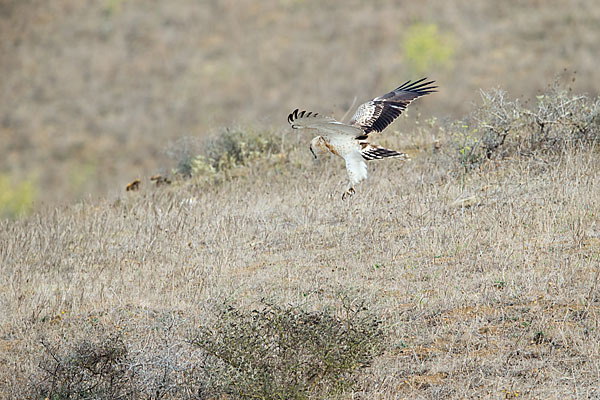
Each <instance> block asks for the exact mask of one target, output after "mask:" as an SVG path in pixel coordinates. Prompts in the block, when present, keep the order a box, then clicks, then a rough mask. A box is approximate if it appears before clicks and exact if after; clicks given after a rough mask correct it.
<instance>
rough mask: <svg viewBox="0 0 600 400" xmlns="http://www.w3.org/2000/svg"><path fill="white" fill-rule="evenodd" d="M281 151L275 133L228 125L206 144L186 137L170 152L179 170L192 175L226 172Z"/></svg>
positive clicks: (187, 175)
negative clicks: (229, 126)
mask: <svg viewBox="0 0 600 400" xmlns="http://www.w3.org/2000/svg"><path fill="white" fill-rule="evenodd" d="M280 151H281V140H280V139H279V137H278V136H276V135H271V134H268V133H266V132H264V133H263V132H256V131H251V130H242V129H231V128H228V129H225V130H223V131H222V132H221V133H220V134H219V135H218V136H216V137H214V138H212V139H209V140H208V141H206V142H205V143H204V144H203V145H201V144H200V143H199V142H198V141H197V140H193V139H191V138H184V139H182V140H180V141H179V142H178V143H177V144H176V145H175V146H173V148H172V149H170V150H169V151H168V152H169V154H171V155H172V156H174V157H175V158H176V159H177V161H178V164H177V168H176V173H178V174H181V175H183V176H184V177H191V176H199V175H200V176H213V175H215V174H218V173H221V172H227V171H230V170H232V169H234V168H237V167H241V166H245V165H247V164H248V163H249V162H251V161H254V160H258V159H267V158H269V157H270V156H271V155H273V154H277V153H279V152H280Z"/></svg>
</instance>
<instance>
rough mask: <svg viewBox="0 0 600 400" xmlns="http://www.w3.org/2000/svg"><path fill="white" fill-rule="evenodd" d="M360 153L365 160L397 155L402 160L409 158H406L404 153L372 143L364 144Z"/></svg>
mask: <svg viewBox="0 0 600 400" xmlns="http://www.w3.org/2000/svg"><path fill="white" fill-rule="evenodd" d="M360 154H361V155H362V157H363V158H364V159H365V160H381V159H382V158H387V157H398V158H402V159H403V160H410V158H408V155H407V154H405V153H400V152H397V151H395V150H390V149H385V148H383V147H380V146H376V145H372V144H366V145H365V146H364V147H363V149H362V150H361V151H360Z"/></svg>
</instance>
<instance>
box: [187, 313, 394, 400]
mask: <svg viewBox="0 0 600 400" xmlns="http://www.w3.org/2000/svg"><path fill="white" fill-rule="evenodd" d="M344 311H345V316H344V317H343V318H340V317H338V316H336V315H335V313H334V312H333V311H332V310H327V309H326V310H322V311H317V312H308V311H306V310H303V309H302V308H299V307H292V306H286V307H282V306H278V305H275V304H271V303H264V304H263V308H261V309H257V310H252V311H244V310H240V309H238V308H236V307H234V306H231V305H224V306H222V307H221V309H220V310H219V311H218V313H217V318H216V321H217V322H216V325H215V326H207V327H203V328H200V329H199V330H198V331H197V332H196V333H195V334H194V336H193V337H192V338H191V340H190V342H191V343H192V344H193V345H195V346H197V347H199V348H201V349H202V350H204V351H205V352H206V353H208V354H209V355H210V356H211V357H212V363H214V365H213V367H212V368H211V369H212V371H213V372H214V373H216V374H217V375H218V378H219V379H218V380H217V381H215V386H213V387H207V388H205V392H206V395H209V396H210V395H213V396H214V395H223V394H227V395H231V396H234V398H243V399H246V398H248V399H249V398H259V399H306V398H309V397H310V398H331V397H332V396H333V395H336V394H340V393H343V392H345V391H346V390H348V389H350V388H351V387H352V386H353V385H354V384H355V383H356V380H354V379H352V378H353V376H354V375H355V374H356V373H357V372H358V371H359V370H360V369H361V368H364V367H367V366H369V365H370V363H371V361H372V360H373V358H374V357H375V356H377V355H379V354H381V352H382V349H383V346H382V343H383V331H382V329H381V328H380V322H379V320H378V319H377V318H375V317H374V316H373V315H372V314H370V313H369V312H368V311H367V309H366V308H365V307H364V305H363V304H360V305H358V306H354V307H352V306H350V305H349V304H346V305H344Z"/></svg>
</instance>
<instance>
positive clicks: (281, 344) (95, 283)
mask: <svg viewBox="0 0 600 400" xmlns="http://www.w3.org/2000/svg"><path fill="white" fill-rule="evenodd" d="M522 103H523V102H519V101H515V100H513V99H511V97H510V96H507V95H506V94H502V93H499V92H491V93H487V94H486V95H484V100H482V104H481V106H480V107H478V108H477V109H473V110H472V113H471V114H470V115H469V117H467V118H464V119H463V120H461V121H459V122H456V123H448V124H441V125H440V123H439V122H435V121H427V122H426V121H420V122H419V124H418V125H416V127H415V128H414V133H412V134H404V135H401V134H399V132H394V131H393V130H391V131H390V132H389V133H388V134H387V135H383V136H381V140H380V143H385V144H387V145H389V146H393V147H394V148H399V149H405V150H406V151H408V152H409V153H410V154H411V156H412V158H413V160H412V161H411V162H406V163H403V162H401V161H393V160H386V161H384V162H379V163H378V162H372V163H371V164H369V167H370V178H369V179H368V180H367V181H366V182H364V183H363V184H361V185H360V187H359V188H358V193H357V194H356V195H355V196H354V197H353V198H352V199H351V200H350V201H342V200H341V192H342V190H343V189H344V186H345V179H346V176H345V170H344V167H343V163H342V162H341V161H340V160H339V159H333V158H331V159H322V160H319V161H314V160H313V159H312V157H311V155H310V153H308V150H307V147H306V146H307V142H308V138H306V137H301V136H296V135H295V133H294V134H290V133H285V134H280V133H278V132H264V131H254V132H248V131H244V132H243V133H240V135H242V137H243V138H245V139H244V140H246V142H247V143H253V142H256V141H259V139H261V138H262V140H267V138H268V139H269V140H272V141H276V143H277V145H276V146H268V147H264V148H263V150H262V151H257V153H256V154H253V155H252V156H250V155H249V154H250V153H245V154H246V156H243V157H238V158H235V157H233V155H234V154H236V153H235V148H232V147H231V145H228V144H227V143H228V142H227V141H226V140H222V139H220V140H219V139H217V140H215V141H213V142H211V146H212V147H210V146H209V148H210V149H212V150H211V151H212V153H211V152H208V151H207V152H205V153H204V154H203V157H202V158H199V159H196V160H192V161H194V162H195V163H194V162H192V164H193V165H195V166H196V169H194V172H193V176H192V178H191V179H185V180H177V181H175V182H174V183H173V184H172V185H164V186H160V187H154V186H149V185H147V184H144V185H143V186H142V190H141V191H139V192H132V193H127V194H125V193H123V195H122V196H120V197H119V198H118V199H117V200H111V201H108V200H105V201H94V202H82V203H79V204H77V205H72V206H65V207H59V208H48V209H46V210H45V211H44V212H43V213H39V214H35V215H34V216H31V217H29V218H23V219H20V220H18V221H15V222H7V221H6V222H3V223H2V225H1V226H0V242H1V243H2V248H1V252H0V263H1V265H2V270H1V275H0V292H1V293H2V294H3V295H2V297H1V301H2V304H1V307H2V309H3V310H5V312H4V313H1V314H0V348H1V349H2V352H1V353H0V354H1V357H2V363H3V364H4V365H6V368H3V369H2V370H1V372H0V397H3V398H6V397H8V398H10V397H13V398H22V397H23V396H24V393H25V394H27V395H29V396H37V398H44V397H46V396H49V397H50V398H56V399H59V398H60V399H62V398H86V397H85V395H88V396H89V395H92V396H96V397H99V398H116V397H118V396H123V397H124V398H129V397H131V396H133V395H136V396H139V397H148V398H154V397H156V398H161V396H162V398H219V399H225V398H252V396H258V397H259V398H278V397H277V396H280V397H283V398H305V397H304V396H305V395H307V394H308V395H310V397H311V398H369V399H373V398H378V399H396V398H411V399H412V398H430V399H437V398H456V399H459V398H472V397H483V398H571V397H581V398H593V397H597V396H599V395H600V393H599V392H598V385H597V381H598V375H597V374H598V372H597V371H598V365H599V362H600V355H599V353H598V350H599V348H598V343H599V341H600V333H599V331H598V323H599V320H600V319H599V317H600V287H599V276H600V269H599V267H598V265H599V259H598V251H599V250H600V227H599V226H598V215H599V213H600V200H599V199H600V183H599V182H600V180H599V179H598V172H599V171H600V156H599V154H598V152H597V150H596V145H595V144H596V143H597V140H598V137H600V119H599V116H598V104H599V103H598V100H597V99H596V100H594V99H588V98H585V97H580V96H578V95H574V94H572V93H568V92H560V91H556V90H554V91H552V90H551V91H549V92H546V93H544V94H543V95H540V97H539V98H537V99H534V100H532V101H531V102H529V103H528V105H527V106H525V105H523V104H522ZM542 117H543V118H542ZM540 121H541V122H543V124H541V125H544V127H542V126H540ZM502 128H504V129H502ZM230 134H231V133H230ZM499 134H500V135H501V134H504V135H506V137H505V138H504V140H503V142H502V144H498V145H496V144H497V143H496V142H495V141H494V140H496V139H497V138H498V135H499ZM226 136H227V135H226V134H224V136H222V137H226ZM465 140H467V141H465ZM467 153H468V154H470V157H468V158H467V157H466V154H467ZM215 154H221V155H222V156H223V157H222V159H232V158H235V159H236V160H237V161H236V162H232V163H229V164H227V165H225V164H223V163H218V162H217V163H214V161H215V159H216V158H215ZM477 155H479V156H478V157H475V156H477ZM198 166H212V168H199V167H198ZM361 338H362V339H361ZM290 343H291V344H290ZM315 343H317V344H318V345H315ZM332 343H333V345H332ZM323 349H325V350H327V351H324V350H323ZM257 354H259V355H260V356H257ZM52 396H53V397H52ZM69 396H70V397H69ZM152 396H154V397H152Z"/></svg>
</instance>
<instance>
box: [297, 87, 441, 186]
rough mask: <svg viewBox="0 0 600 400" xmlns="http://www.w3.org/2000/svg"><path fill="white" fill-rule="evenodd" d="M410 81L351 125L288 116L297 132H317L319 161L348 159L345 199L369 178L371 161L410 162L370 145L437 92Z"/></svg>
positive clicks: (364, 108) (365, 107) (314, 143)
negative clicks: (329, 155) (322, 158)
mask: <svg viewBox="0 0 600 400" xmlns="http://www.w3.org/2000/svg"><path fill="white" fill-rule="evenodd" d="M424 80H425V78H424V79H421V80H418V81H416V82H413V83H412V84H411V83H410V81H408V82H406V83H405V84H403V85H401V86H399V87H398V88H396V89H394V90H393V91H392V92H389V93H387V94H385V95H383V96H380V97H376V98H375V99H373V100H371V101H369V102H366V103H364V104H362V105H361V106H360V107H358V109H357V110H356V113H355V114H354V116H353V117H352V119H351V121H350V123H349V124H344V123H341V122H339V121H336V120H335V119H333V118H331V117H326V116H322V115H320V114H318V113H312V112H306V111H298V109H296V110H294V111H293V112H292V113H291V114H290V115H289V116H288V122H289V123H290V125H292V128H293V129H301V130H310V131H316V132H317V133H318V134H319V135H318V136H316V137H315V138H313V139H312V140H311V142H310V151H311V152H312V154H313V155H314V156H315V158H317V156H318V155H320V154H326V153H332V154H335V155H336V156H339V157H341V158H343V159H344V161H345V162H346V170H347V172H348V178H349V183H348V187H347V189H346V191H345V192H344V194H343V195H342V198H346V197H348V196H352V195H353V194H354V193H355V188H354V187H355V186H356V185H357V184H358V183H359V182H361V181H363V180H364V179H366V178H367V163H366V161H368V160H378V159H382V158H388V157H394V158H400V159H403V160H408V159H409V158H408V156H407V155H406V154H404V153H401V152H398V151H395V150H389V149H385V148H383V147H381V146H378V145H375V144H372V143H369V142H368V139H369V134H370V133H372V132H381V131H383V130H384V129H385V128H386V127H387V126H388V125H389V124H391V123H392V122H393V121H394V120H395V119H396V118H397V117H398V116H399V115H400V114H401V113H402V111H403V110H404V109H405V108H406V106H407V105H408V104H410V102H411V101H412V100H414V99H416V98H418V97H420V96H423V95H425V94H429V93H432V92H434V90H433V89H435V88H436V86H431V84H432V83H433V81H429V82H423V81H424Z"/></svg>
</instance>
